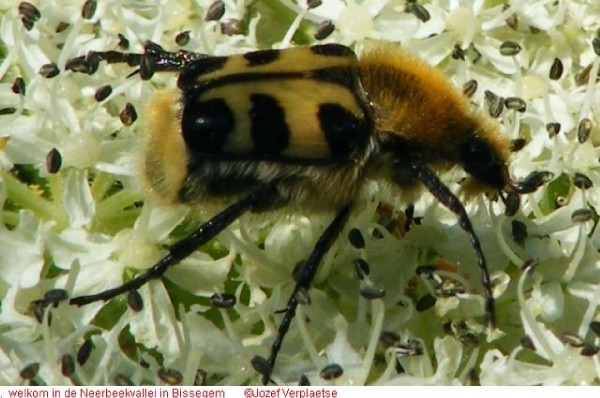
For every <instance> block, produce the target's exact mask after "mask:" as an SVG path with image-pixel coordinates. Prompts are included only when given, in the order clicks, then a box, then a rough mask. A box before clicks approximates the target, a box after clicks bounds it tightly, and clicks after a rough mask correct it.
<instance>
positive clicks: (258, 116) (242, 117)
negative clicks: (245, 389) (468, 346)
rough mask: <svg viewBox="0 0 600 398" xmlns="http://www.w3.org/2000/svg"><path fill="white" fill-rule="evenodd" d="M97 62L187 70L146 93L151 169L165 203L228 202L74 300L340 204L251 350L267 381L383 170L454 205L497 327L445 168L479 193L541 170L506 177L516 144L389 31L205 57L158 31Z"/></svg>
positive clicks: (146, 166)
mask: <svg viewBox="0 0 600 398" xmlns="http://www.w3.org/2000/svg"><path fill="white" fill-rule="evenodd" d="M100 61H106V62H108V63H127V64H129V65H130V66H136V67H138V69H136V71H135V72H133V73H132V74H131V75H135V74H139V75H140V77H141V78H142V79H149V78H151V77H152V75H153V74H154V73H155V72H163V71H172V72H177V73H179V76H178V81H177V87H176V88H169V89H165V90H162V91H160V92H159V93H157V94H156V95H155V96H154V98H153V99H151V100H150V102H149V106H148V111H147V114H146V121H147V123H146V126H147V138H146V143H145V149H144V154H143V159H142V173H141V174H142V178H143V180H144V181H145V182H146V184H147V186H148V187H149V189H150V191H151V192H152V194H153V195H154V196H156V197H158V198H159V199H160V201H161V202H162V203H163V204H186V205H190V206H202V205H203V204H205V203H209V202H217V203H222V204H223V207H224V210H222V211H221V212H220V213H218V214H217V215H215V216H214V217H212V218H211V219H210V220H209V221H207V222H206V223H204V224H203V225H201V226H200V227H199V228H198V229H197V230H196V231H194V232H193V233H192V234H191V235H189V236H188V237H187V238H184V239H183V240H181V241H179V242H178V243H176V244H174V245H173V246H171V247H170V248H169V250H168V254H167V255H166V256H165V257H164V258H163V259H161V260H160V261H159V262H158V263H156V264H155V265H154V266H153V267H152V268H150V269H149V270H148V271H147V272H145V273H143V274H141V275H139V276H138V277H136V278H135V279H133V280H131V281H129V282H127V283H125V284H123V285H122V286H119V287H116V288H113V289H110V290H106V291H103V292H100V293H97V294H92V295H86V296H80V297H74V298H71V299H70V300H69V302H70V304H74V305H84V304H88V303H91V302H94V301H101V300H109V299H111V298H113V297H115V296H117V295H120V294H122V293H126V292H129V291H132V290H135V289H138V288H139V287H141V286H142V285H143V284H145V283H146V282H148V281H149V280H151V279H154V278H159V277H161V276H162V275H163V274H164V273H165V272H166V270H167V269H168V268H169V267H171V266H173V265H175V264H177V263H178V262H179V261H181V260H182V259H184V258H186V257H187V256H189V255H190V254H191V253H192V252H194V251H195V250H197V249H198V248H199V247H200V246H201V245H203V244H204V243H206V242H208V241H209V240H211V239H212V238H214V237H215V236H216V235H217V234H219V233H220V232H221V231H222V230H224V229H225V228H226V227H227V226H228V225H230V224H231V223H232V222H233V221H235V220H236V219H237V218H239V217H240V216H241V215H242V214H244V213H246V212H255V213H266V212H269V211H272V210H274V209H277V208H283V207H287V208H294V210H295V211H299V212H313V211H326V212H330V213H333V214H334V218H333V220H332V221H331V223H330V224H329V225H328V227H327V228H326V229H325V231H324V232H323V234H322V235H321V237H320V238H319V239H318V241H317V242H316V244H315V246H314V249H313V251H312V252H311V254H310V255H309V257H308V259H307V261H306V262H305V265H304V267H303V269H302V271H301V273H300V274H299V276H298V277H297V279H296V285H295V288H294V290H293V292H292V294H291V295H290V297H289V300H288V302H287V307H286V309H285V315H284V317H283V320H282V321H281V323H280V325H279V328H278V333H277V337H276V339H275V341H274V342H273V345H272V347H271V353H270V356H269V358H268V359H266V360H265V359H264V358H262V357H256V358H255V360H254V361H253V363H254V364H255V367H256V368H257V369H258V370H259V372H260V373H262V376H263V377H262V381H263V383H264V384H268V383H269V381H271V379H270V377H271V372H272V370H273V368H274V366H275V362H276V359H277V355H278V352H279V350H280V348H281V346H282V344H283V340H284V337H285V335H286V333H287V331H288V329H289V327H290V324H291V321H292V319H293V317H294V315H295V312H296V309H297V306H298V301H299V300H298V295H299V294H300V293H301V292H304V291H307V290H308V289H309V287H310V285H311V282H312V280H313V278H314V276H315V274H316V272H317V269H318V266H319V263H320V262H321V260H322V258H323V256H324V255H325V254H326V253H327V251H328V250H329V249H330V248H331V246H332V245H333V243H334V242H335V240H336V239H337V237H338V235H339V234H340V232H341V231H342V230H343V228H344V226H345V225H346V223H347V221H348V217H349V214H350V213H351V211H352V208H353V205H354V204H355V202H356V199H357V197H358V196H359V194H360V192H361V189H362V188H363V186H364V185H365V182H367V181H371V180H378V181H387V182H391V183H393V184H394V185H395V186H396V187H398V188H399V189H400V191H401V192H402V194H403V195H406V197H407V198H414V197H415V196H417V195H418V194H419V193H420V191H421V188H422V187H425V188H426V189H427V190H428V191H429V192H430V193H431V194H432V195H433V196H434V197H435V198H436V199H437V200H438V201H439V202H440V203H441V204H443V205H444V206H446V207H447V208H448V209H449V210H451V211H452V212H453V213H455V214H456V216H457V218H458V222H459V224H460V226H461V227H462V229H463V230H464V231H465V232H466V234H467V236H468V238H469V241H470V243H471V246H472V247H473V250H474V252H475V254H476V258H477V263H478V266H479V268H480V270H481V278H482V284H483V289H484V297H485V304H484V307H485V313H486V320H487V322H488V324H489V326H490V327H494V326H495V311H494V300H493V296H492V291H491V283H490V276H489V272H488V269H487V264H486V260H485V256H484V254H483V250H482V248H481V244H480V241H479V238H478V237H477V235H476V233H475V231H474V229H473V226H472V224H471V221H470V219H469V217H468V215H467V212H466V210H465V208H464V206H463V204H462V203H461V201H460V200H459V199H458V197H457V196H456V195H455V194H454V193H452V191H451V190H450V189H449V188H448V187H446V186H445V185H444V184H443V183H442V181H441V180H440V179H439V178H438V177H437V175H436V173H437V172H444V171H447V170H449V169H450V168H453V167H457V166H458V167H461V168H462V169H464V171H465V172H466V173H467V175H468V176H469V182H468V183H465V186H468V190H469V192H470V194H477V193H483V192H486V191H497V192H504V193H506V194H508V195H512V196H513V197H514V196H516V195H518V194H523V193H529V192H533V191H535V190H536V189H537V188H538V187H539V186H540V185H541V184H542V182H543V181H542V179H541V178H538V177H537V175H536V176H533V177H532V178H528V179H525V180H524V181H521V182H515V181H513V180H512V179H511V178H510V176H509V172H508V164H509V156H510V153H511V151H512V150H513V142H512V141H511V140H509V139H508V138H506V137H504V136H503V135H502V134H501V133H500V132H499V129H498V126H497V125H496V123H495V122H494V121H493V120H492V119H491V118H490V117H489V116H488V115H485V114H483V113H482V112H481V111H479V110H476V109H474V108H472V107H471V105H470V104H469V102H468V100H467V98H466V97H465V96H464V95H463V94H462V93H461V92H460V91H458V90H457V89H456V88H455V87H454V86H453V85H452V84H451V83H450V82H448V81H447V79H446V78H445V77H444V76H443V75H442V73H440V72H439V71H438V70H436V69H435V68H433V67H431V66H429V65H428V64H426V63H425V62H423V61H422V60H420V59H418V58H417V57H416V56H414V55H412V54H410V53H409V52H407V51H405V50H403V49H402V48H400V47H399V46H397V45H394V44H389V43H388V44H377V45H374V46H373V47H372V48H371V49H368V50H366V51H365V52H364V53H363V54H362V55H361V57H360V58H359V57H357V56H356V54H355V53H354V52H353V51H352V50H351V49H350V48H348V47H346V46H343V45H339V44H322V45H315V46H309V47H298V48H290V49H285V50H259V51H254V52H249V53H245V54H238V55H231V56H209V55H206V54H200V53H193V52H187V51H183V50H182V51H179V52H168V51H165V50H164V49H163V48H162V47H160V46H158V45H156V44H154V43H148V44H147V45H146V46H145V50H144V53H141V54H137V53H121V52H116V51H106V52H91V53H89V54H88V55H86V56H82V57H78V58H76V59H73V60H71V61H70V62H69V64H68V67H69V68H70V69H72V70H75V71H80V72H86V73H93V72H94V71H95V70H96V69H97V68H98V65H99V63H100ZM434 170H435V172H434ZM501 197H503V196H502V195H501ZM46 304H49V303H46Z"/></svg>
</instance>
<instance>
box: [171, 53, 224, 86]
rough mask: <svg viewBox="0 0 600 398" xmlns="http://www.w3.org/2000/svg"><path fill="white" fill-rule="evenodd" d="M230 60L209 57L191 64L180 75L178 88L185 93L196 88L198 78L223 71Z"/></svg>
mask: <svg viewBox="0 0 600 398" xmlns="http://www.w3.org/2000/svg"><path fill="white" fill-rule="evenodd" d="M228 59H229V57H208V58H202V59H198V60H195V61H194V62H190V63H189V64H188V65H187V66H186V67H185V68H184V69H183V70H182V71H181V73H180V74H179V78H178V79H177V87H179V89H180V90H183V91H186V90H187V89H189V88H192V87H194V85H195V84H196V79H198V76H202V75H206V74H208V73H211V72H214V71H217V70H219V69H221V68H222V67H223V65H225V63H226V62H227V60H228Z"/></svg>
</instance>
